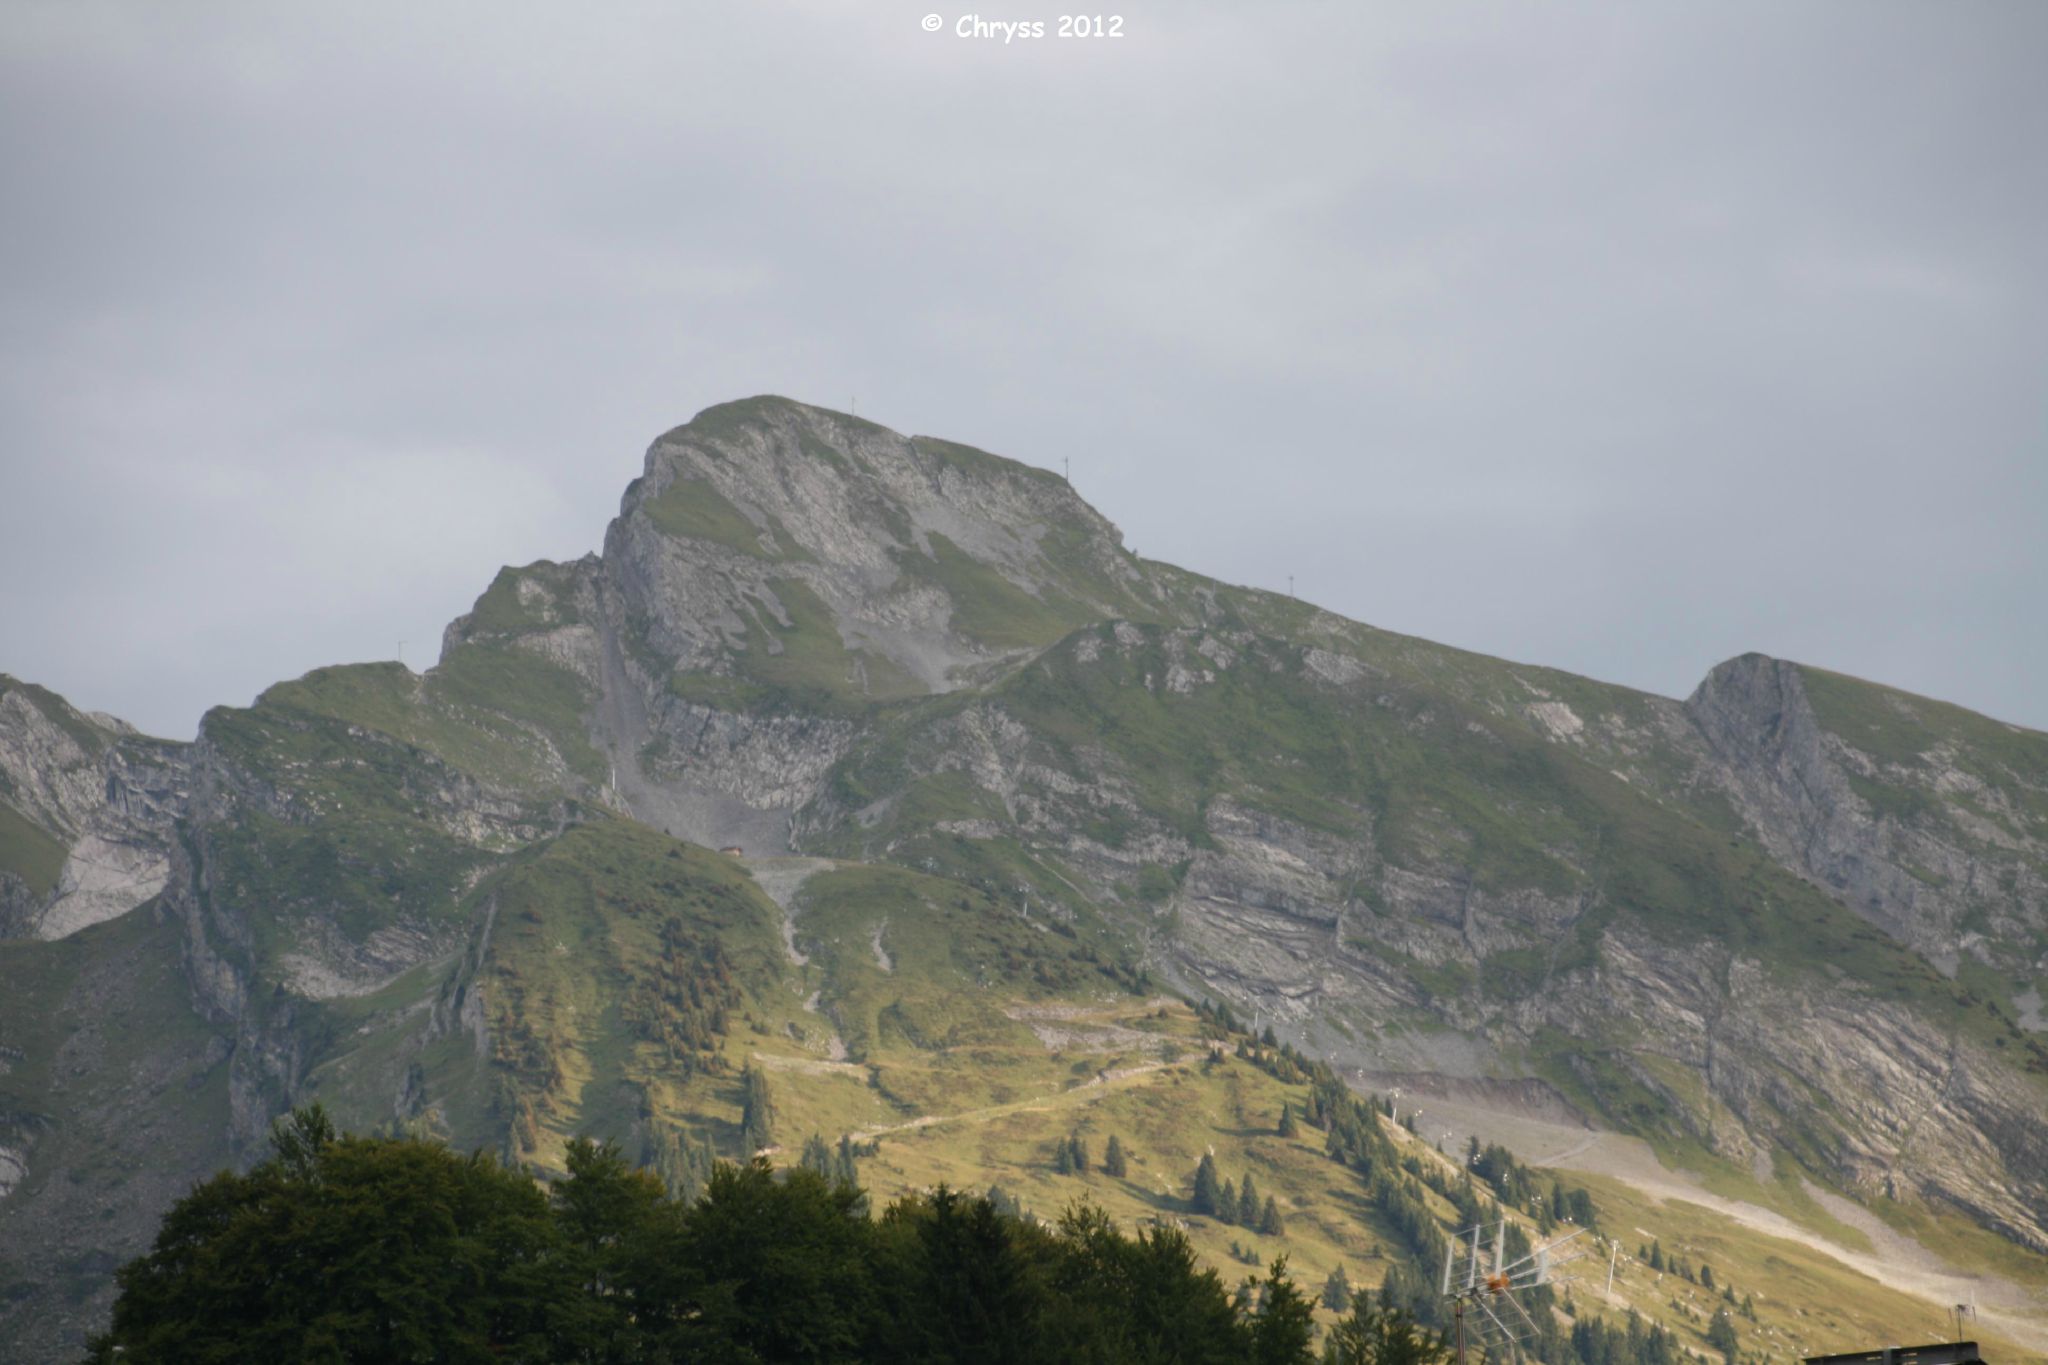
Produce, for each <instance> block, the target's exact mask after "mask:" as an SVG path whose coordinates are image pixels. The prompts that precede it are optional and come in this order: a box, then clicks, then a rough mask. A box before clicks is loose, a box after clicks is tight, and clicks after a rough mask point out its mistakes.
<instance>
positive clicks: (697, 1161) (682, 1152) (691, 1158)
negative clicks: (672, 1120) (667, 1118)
mask: <svg viewBox="0 0 2048 1365" xmlns="http://www.w3.org/2000/svg"><path fill="white" fill-rule="evenodd" d="M640 1164H641V1165H642V1166H643V1167H645V1168H646V1169H647V1170H650V1171H652V1172H653V1173H654V1175H655V1178H656V1179H658V1180H660V1181H661V1183H662V1187H663V1188H664V1189H666V1190H667V1191H668V1196H669V1198H671V1199H674V1200H676V1201H678V1202H679V1203H682V1204H684V1205H686V1206H687V1205H690V1204H694V1203H696V1202H697V1197H698V1196H699V1195H701V1194H702V1193H703V1192H704V1182H705V1181H707V1180H709V1179H710V1178H711V1168H712V1167H713V1166H715V1165H717V1164H718V1161H717V1158H716V1157H715V1156H714V1155H713V1154H712V1150H711V1139H710V1137H709V1136H707V1135H705V1134H701V1133H695V1134H686V1133H682V1132H679V1131H678V1130H676V1129H674V1128H670V1127H668V1126H666V1125H662V1124H657V1125H655V1126H654V1127H653V1128H652V1129H651V1130H650V1131H649V1133H648V1135H647V1146H646V1150H645V1151H644V1153H643V1154H642V1156H641V1160H640Z"/></svg>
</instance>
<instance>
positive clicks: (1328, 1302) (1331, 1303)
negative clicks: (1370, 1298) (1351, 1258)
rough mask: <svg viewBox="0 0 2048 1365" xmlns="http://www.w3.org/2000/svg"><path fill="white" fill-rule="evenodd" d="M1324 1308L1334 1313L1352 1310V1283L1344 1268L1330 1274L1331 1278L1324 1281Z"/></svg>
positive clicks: (1338, 1268)
mask: <svg viewBox="0 0 2048 1365" xmlns="http://www.w3.org/2000/svg"><path fill="white" fill-rule="evenodd" d="M1323 1307H1325V1308H1327V1309H1329V1310H1330V1311H1331V1312H1332V1313H1346V1312H1349V1311H1350V1310H1351V1281H1350V1279H1349V1278H1348V1277H1347V1276H1346V1275H1345V1274H1344V1267H1343V1265H1342V1264H1339V1265H1338V1267H1337V1268H1336V1269H1335V1270H1333V1271H1331V1272H1330V1278H1329V1279H1327V1280H1324V1281H1323Z"/></svg>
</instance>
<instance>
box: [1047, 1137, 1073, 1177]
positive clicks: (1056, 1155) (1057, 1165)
mask: <svg viewBox="0 0 2048 1365" xmlns="http://www.w3.org/2000/svg"><path fill="white" fill-rule="evenodd" d="M1052 1168H1053V1170H1054V1171H1055V1172H1057V1173H1058V1174H1060V1175H1072V1174H1073V1173H1074V1144H1073V1142H1072V1141H1071V1140H1068V1139H1064V1138H1063V1139H1061V1141H1060V1143H1059V1145H1058V1146H1057V1147H1055V1148H1054V1149H1053V1155H1052Z"/></svg>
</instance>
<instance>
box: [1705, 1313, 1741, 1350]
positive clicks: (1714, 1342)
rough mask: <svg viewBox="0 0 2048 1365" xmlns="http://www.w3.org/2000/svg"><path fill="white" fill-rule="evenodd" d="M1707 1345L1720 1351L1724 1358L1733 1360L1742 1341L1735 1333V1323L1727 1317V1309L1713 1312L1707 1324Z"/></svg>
mask: <svg viewBox="0 0 2048 1365" xmlns="http://www.w3.org/2000/svg"><path fill="white" fill-rule="evenodd" d="M1707 1345H1709V1346H1711V1347H1713V1348H1714V1349H1715V1350H1717V1351H1719V1352H1720V1353H1721V1357H1722V1359H1724V1360H1727V1361H1730V1362H1733V1361H1734V1359H1735V1356H1736V1353H1737V1352H1738V1351H1740V1350H1741V1349H1742V1341H1741V1338H1739V1337H1738V1336H1737V1335H1736V1333H1735V1323H1734V1322H1733V1321H1732V1320H1731V1319H1730V1318H1729V1316H1728V1310H1727V1309H1725V1308H1724V1309H1722V1310H1721V1311H1719V1312H1717V1313H1715V1314H1714V1320H1713V1321H1712V1322H1710V1323H1708V1324H1707Z"/></svg>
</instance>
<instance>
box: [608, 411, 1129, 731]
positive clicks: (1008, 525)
mask: <svg viewBox="0 0 2048 1365" xmlns="http://www.w3.org/2000/svg"><path fill="white" fill-rule="evenodd" d="M605 559H606V564H607V567H608V569H610V570H611V572H612V576H613V579H614V582H615V583H616V585H617V586H618V588H619V589H620V591H621V596H622V606H623V607H624V609H625V610H626V612H627V614H628V616H629V617H630V618H632V619H634V620H636V621H638V622H643V623H644V625H645V631H646V636H647V639H648V641H649V642H650V643H651V644H653V645H654V646H655V648H656V649H657V651H658V652H660V653H662V654H665V655H668V656H670V657H672V658H673V659H674V660H675V664H676V666H677V667H678V668H682V669H686V670H688V669H696V668H706V669H710V670H712V671H714V672H727V671H734V672H739V673H753V672H757V671H758V666H760V665H762V664H763V661H764V660H780V661H781V662H775V663H769V664H768V665H767V667H768V671H770V672H772V673H784V674H786V673H789V672H791V670H792V668H793V667H794V666H795V665H796V663H797V660H796V659H795V658H794V657H793V656H794V655H795V654H797V653H802V652H804V651H805V650H806V648H809V651H810V652H811V653H812V654H813V655H815V656H817V657H815V658H813V659H812V660H811V661H810V662H811V663H814V664H816V665H818V666H817V667H816V668H808V667H807V668H803V669H802V670H800V671H803V672H805V673H807V674H808V675H810V676H808V677H807V678H806V679H805V681H806V682H807V683H810V684H813V685H817V686H820V687H822V688H823V689H824V690H825V691H826V692H830V693H844V692H847V691H849V690H850V691H851V692H852V693H854V694H857V695H862V696H867V697H877V696H887V695H892V694H914V693H920V692H942V691H947V690H950V689H951V688H952V687H954V686H956V685H958V683H959V682H960V681H961V680H962V679H963V678H967V677H972V676H976V675H978V674H979V673H980V672H981V671H982V670H983V669H984V668H985V667H986V666H987V665H989V664H991V663H996V662H1000V661H1002V660H1004V659H1007V658H1011V657H1014V656H1016V655H1017V654H1019V653H1020V652H1028V651H1030V650H1032V649H1036V648H1039V647H1042V646H1044V645H1046V644H1049V643H1051V642H1052V641H1053V640H1054V639H1057V638H1059V636H1060V635H1063V634H1065V633H1066V632H1067V631H1068V630H1071V629H1073V628H1075V627H1076V626H1079V625H1081V624H1084V623H1086V622H1089V621H1093V620H1098V619H1102V618H1105V617H1108V616H1113V615H1119V614H1127V613H1129V612H1130V611H1132V610H1133V609H1140V610H1142V609H1143V603H1144V600H1145V599H1146V598H1148V597H1156V595H1157V594H1156V590H1151V591H1148V589H1150V588H1151V585H1150V583H1149V579H1148V576H1147V574H1146V572H1145V570H1144V568H1143V566H1142V565H1141V564H1140V563H1139V562H1138V561H1137V560H1136V559H1135V558H1134V557H1133V556H1131V555H1130V554H1129V553H1128V552H1127V551H1125V550H1124V548H1123V542H1122V537H1121V535H1120V534H1119V533H1118V532H1117V529H1116V527H1114V526H1113V525H1111V524H1110V522H1109V521H1108V520H1107V519H1106V518H1104V517H1103V516H1102V515H1101V514H1100V513H1098V512H1096V511H1095V509H1093V508H1092V507H1090V506H1089V505H1088V504H1087V503H1086V502H1084V501H1082V500H1081V499H1080V498H1079V497H1077V496H1076V495H1075V493H1074V491H1073V489H1072V488H1071V487H1070V486H1069V485H1068V484H1067V482H1066V481H1065V480H1064V479H1062V478H1060V477H1059V476H1058V475H1056V474H1052V473H1050V472H1048V471H1046V470H1042V469H1035V468H1032V467H1031V466H1029V465H1024V464H1020V463H1018V462H1016V461H1013V460H1007V459H1003V458H1001V457H999V456H995V455H990V454H988V453H987V452H984V451H980V450H976V449H973V448H971V447H968V446H963V445H957V444H954V443H952V442H948V441H942V440H936V439H933V438H930V437H906V436H902V435H899V434H898V433H896V432H893V431H889V430H887V429H886V428H884V427H880V426H877V425H875V424H874V423H872V422H866V421H863V420H861V419H859V418H856V417H851V416H848V415H846V414H844V413H838V412H832V411H829V410H827V409H823V408H815V407H810V406H807V405H804V404H801V403H796V402H792V401H790V400H788V399H784V398H772V397H769V398H754V399H748V400H745V401H742V402H737V403H727V404H722V405H720V406H718V407H714V408H708V409H706V410H705V411H704V412H702V413H700V414H698V415H697V417H696V418H694V419H693V420H692V421H690V422H689V423H688V424H686V425H684V426H681V427H677V428H675V429H674V430H672V431H670V432H668V433H667V434H665V435H663V436H662V437H661V438H660V439H659V440H657V441H656V442H655V443H654V445H653V447H652V448H651V449H650V450H649V451H648V454H647V466H646V472H645V474H644V475H643V476H642V477H641V478H639V479H638V480H636V481H635V482H634V483H633V484H632V486H631V487H630V488H628V490H627V492H626V496H625V499H624V502H623V504H622V507H621V511H620V516H619V518H618V520H617V521H616V522H614V523H613V526H612V528H611V531H610V533H609V534H608V535H607V537H606V545H605ZM807 635H814V636H817V637H818V638H817V639H815V640H813V639H808V638H805V637H806V636H807ZM835 636H836V640H835V639H834V638H833V637H835ZM782 637H790V638H782ZM842 654H843V655H844V657H840V656H841V655H842Z"/></svg>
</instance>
